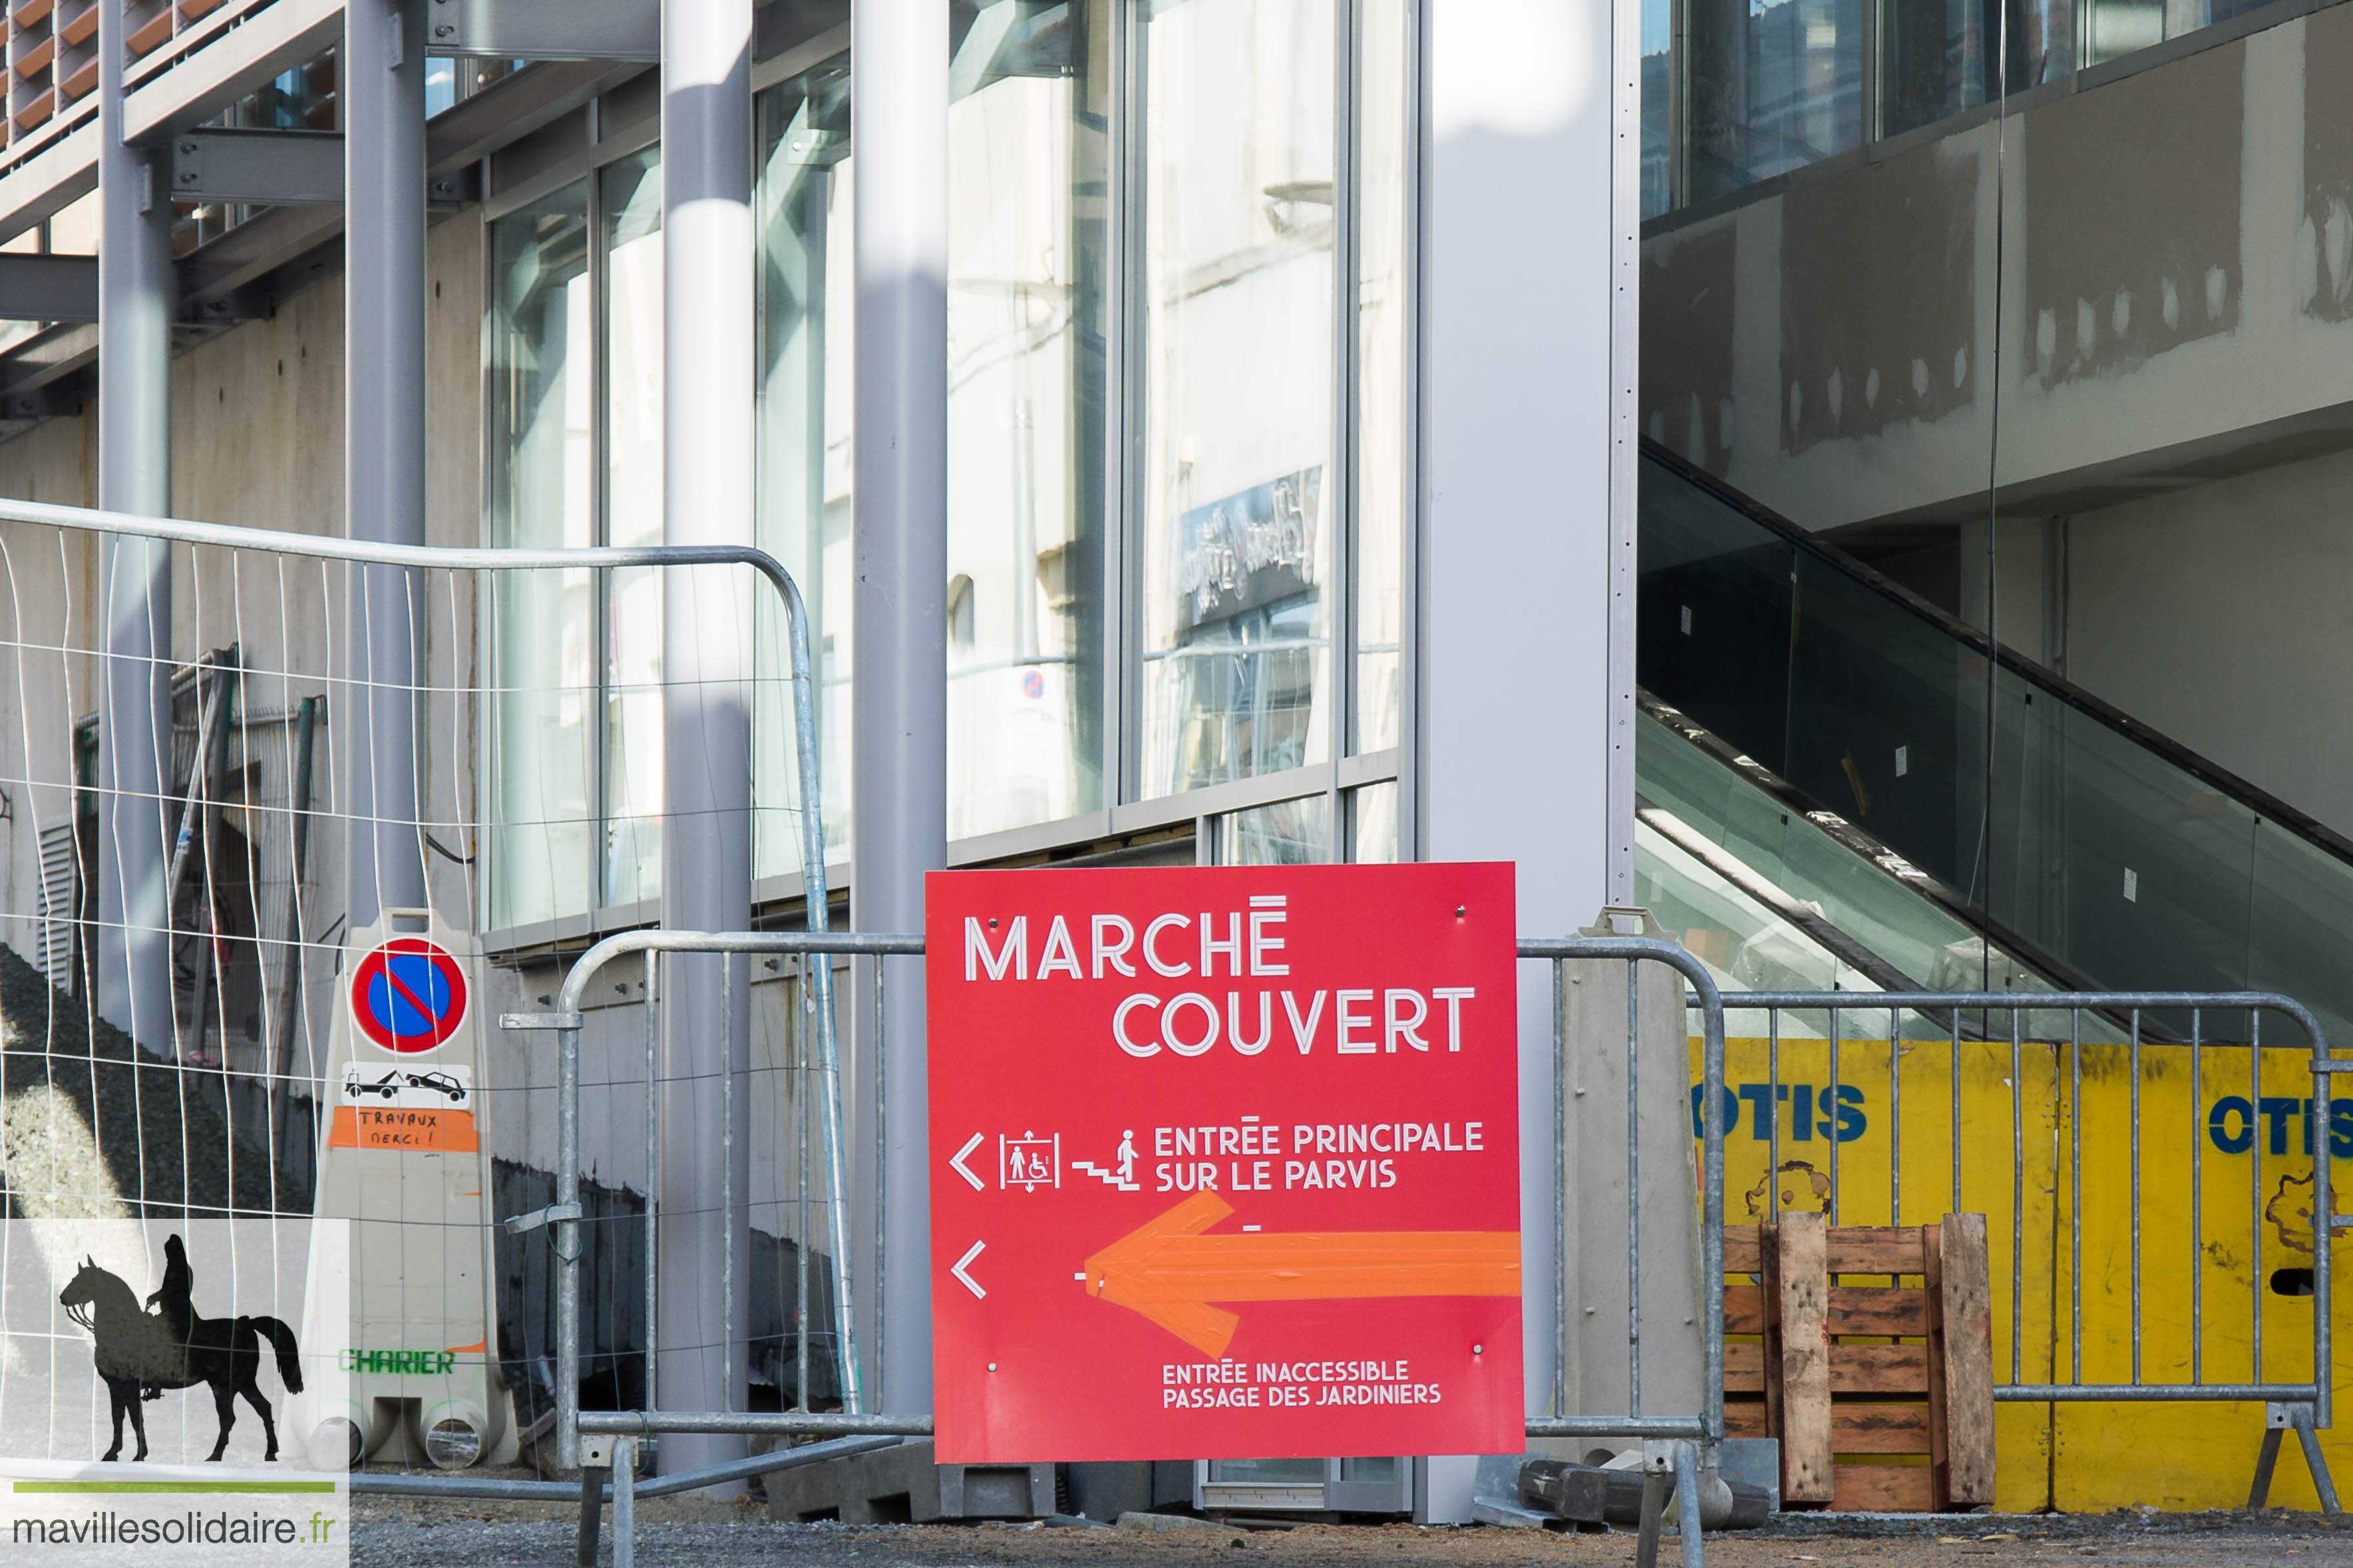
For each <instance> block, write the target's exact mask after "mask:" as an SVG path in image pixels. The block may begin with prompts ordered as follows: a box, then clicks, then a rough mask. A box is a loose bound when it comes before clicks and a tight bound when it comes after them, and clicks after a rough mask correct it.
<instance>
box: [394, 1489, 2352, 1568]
mask: <svg viewBox="0 0 2353 1568" xmlns="http://www.w3.org/2000/svg"><path fill="white" fill-rule="evenodd" d="M355 1515H356V1517H355V1519H354V1521H353V1531H352V1542H353V1552H352V1562H353V1564H354V1565H355V1568H415V1565H416V1564H417V1563H433V1564H434V1565H435V1568H477V1565H481V1568H489V1565H491V1564H532V1565H533V1568H567V1565H568V1564H570V1563H571V1562H572V1552H573V1544H574V1541H575V1528H576V1527H575V1518H576V1515H575V1511H574V1510H571V1509H570V1508H568V1507H565V1506H563V1505H555V1504H532V1503H519V1504H506V1503H473V1502H456V1503H432V1504H425V1503H418V1502H416V1501H412V1500H406V1499H398V1500H396V1499H385V1498H364V1499H361V1500H358V1502H357V1504H356V1506H355ZM1707 1557H1708V1561H1709V1562H1710V1563H1722V1564H1725V1565H1726V1568H1761V1565H1763V1564H1767V1563H1772V1564H1777V1565H1778V1564H1788V1563H1825V1564H1834V1563H1866V1562H1867V1563H1874V1564H1885V1565H1887V1568H1931V1565H1937V1564H1947V1563H1949V1564H1953V1565H1955V1568H1959V1565H1961V1564H1965V1563H1966V1564H1968V1565H1969V1568H1976V1565H1977V1564H1980V1563H1983V1564H1988V1565H1993V1564H2001V1563H2116V1564H2130V1563H2147V1564H2155V1565H2162V1568H2193V1565H2204V1564H2221V1563H2229V1564H2232V1565H2233V1568H2243V1565H2246V1564H2259V1563H2260V1564H2285V1563H2293V1564H2295V1565H2296V1568H2301V1565H2303V1564H2305V1563H2312V1564H2315V1565H2319V1564H2337V1565H2344V1568H2353V1529H2348V1528H2341V1527H2338V1526H2335V1525H2331V1524H2330V1523H2329V1522H2327V1521H2324V1520H2322V1519H2319V1518H2317V1517H2316V1516H2314V1515H2310V1514H2289V1513H2279V1512H2273V1513H2263V1514H2245V1513H2237V1514H2232V1513H2206V1514H2177V1515H2162V1514H2159V1515H2152V1516H2140V1515H2125V1516H2116V1517H2109V1516H2093V1517H2080V1518H2052V1517H2042V1516H2031V1517H2021V1518H1999V1519H1989V1518H1984V1517H1969V1518H1957V1517H1949V1516H1948V1517H1946V1518H1942V1519H1933V1520H1920V1521H1914V1520H1898V1521H1891V1520H1885V1519H1879V1520H1869V1521H1838V1520H1831V1519H1826V1518H1824V1517H1822V1516H1819V1515H1817V1516H1813V1517H1812V1518H1807V1517H1805V1516H1786V1517H1785V1519H1784V1520H1783V1521H1781V1522H1779V1523H1778V1524H1777V1525H1776V1526H1775V1527H1774V1528H1772V1529H1768V1530H1764V1531H1744V1532H1738V1533H1735V1534H1728V1535H1723V1536H1710V1537H1709V1538H1708V1542H1707ZM1660 1559H1661V1562H1662V1563H1665V1564H1670V1565H1672V1564H1678V1563H1681V1562H1682V1557H1681V1555H1680V1549H1679V1547H1678V1544H1677V1542H1675V1540H1674V1538H1673V1537H1672V1536H1670V1537H1669V1538H1668V1539H1667V1541H1666V1542H1665V1543H1664V1548H1663V1550H1662V1552H1660ZM611 1560H612V1539H611V1532H610V1530H609V1529H608V1530H607V1532H606V1536H605V1542H604V1552H603V1561H605V1562H607V1563H609V1562H611ZM1633 1560H1634V1537H1633V1533H1632V1531H1619V1532H1616V1533H1613V1534H1609V1535H1556V1534H1552V1533H1549V1532H1543V1531H1522V1530H1495V1529H1486V1528H1474V1529H1452V1530H1450V1529H1422V1528H1419V1527H1416V1526H1414V1525H1409V1524H1386V1525H1365V1526H1357V1525H1328V1524H1303V1525H1300V1526H1298V1527H1296V1528H1294V1529H1290V1530H1280V1531H1268V1530H1261V1531H1240V1530H1229V1529H1194V1530H1185V1531H1151V1532H1145V1531H1134V1530H1083V1529H1055V1528H1046V1527H1040V1526H1034V1525H1033V1526H1028V1527H1022V1526H1009V1525H977V1526H970V1525H957V1526H949V1525H874V1526H864V1527H844V1526H841V1525H838V1524H777V1523H772V1522H770V1521H768V1520H767V1518H766V1517H765V1515H764V1514H762V1513H761V1512H759V1511H758V1510H757V1509H756V1508H754V1506H752V1505H750V1504H746V1503H729V1502H720V1501H712V1500H701V1499H688V1498H662V1499H657V1500H652V1501H649V1502H646V1503H643V1504H640V1505H639V1507H638V1562H639V1563H643V1564H645V1565H646V1568H669V1565H671V1564H689V1563H691V1564H694V1565H695V1568H734V1565H737V1564H743V1565H747V1568H748V1565H750V1564H754V1563H757V1564H768V1563H779V1562H789V1563H793V1564H794V1565H795V1568H1240V1565H1241V1564H1244V1563H1259V1564H1261V1568H1364V1565H1376V1564H1377V1565H1378V1568H1518V1565H1520V1564H1531V1565H1550V1564H1564V1565H1567V1564H1584V1563H1632V1562H1633Z"/></svg>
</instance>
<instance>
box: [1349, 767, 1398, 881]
mask: <svg viewBox="0 0 2353 1568" xmlns="http://www.w3.org/2000/svg"><path fill="white" fill-rule="evenodd" d="M1351 810H1352V813H1353V818H1354V820H1353V822H1352V823H1351V826H1353V827H1354V828H1355V829H1356V843H1355V845H1354V846H1353V847H1352V849H1351V851H1350V853H1349V856H1348V858H1350V859H1351V860H1354V861H1356V863H1357V864H1358V865H1360V866H1387V865H1389V864H1391V863H1392V862H1394V861H1395V860H1396V859H1397V858H1398V786H1397V781H1396V780H1395V779H1390V780H1389V781H1388V782H1387V783H1386V784H1366V785H1365V786H1364V787H1363V788H1362V789H1359V790H1357V791H1356V797H1355V800H1354V803H1353V805H1352V807H1351Z"/></svg>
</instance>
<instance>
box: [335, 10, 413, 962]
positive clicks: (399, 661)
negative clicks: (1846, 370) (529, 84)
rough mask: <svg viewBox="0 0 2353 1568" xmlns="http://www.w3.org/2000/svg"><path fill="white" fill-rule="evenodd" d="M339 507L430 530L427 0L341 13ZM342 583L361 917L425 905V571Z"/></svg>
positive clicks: (387, 571) (392, 533) (365, 536)
mask: <svg viewBox="0 0 2353 1568" xmlns="http://www.w3.org/2000/svg"><path fill="white" fill-rule="evenodd" d="M341 85H342V92H343V182H344V213H343V255H344V265H343V354H344V363H343V387H344V397H343V516H344V521H345V525H346V527H347V529H348V531H349V532H350V535H351V537H352V538H353V539H355V540H366V541H369V542H375V543H389V544H423V543H424V542H425V23H424V6H423V5H422V4H421V0H351V3H350V5H347V6H346V7H345V9H344V13H343V81H342V84H341ZM344 584H345V606H346V608H345V612H344V614H345V623H344V624H345V637H346V639H347V640H346V643H345V647H346V648H347V650H348V652H347V663H346V665H345V677H346V679H348V681H349V682H350V686H349V690H350V692H351V700H349V701H348V702H347V703H346V704H345V705H344V709H343V711H344V712H347V713H349V714H350V715H351V716H352V721H351V724H350V726H349V728H348V729H347V730H346V731H345V733H346V735H347V736H348V737H349V738H348V739H347V740H346V742H345V743H344V745H343V747H342V748H340V749H341V751H342V752H343V759H344V763H345V766H346V768H347V770H348V783H347V786H346V787H347V789H348V791H349V795H348V798H349V800H350V802H351V805H350V812H351V829H350V832H351V837H350V841H349V844H348V847H347V854H348V857H349V866H350V868H349V872H348V876H349V878H350V888H349V898H350V904H349V911H350V919H351V925H352V927H353V929H354V930H356V929H358V928H359V927H361V926H364V925H368V924H371V923H373V922H374V921H375V919H376V918H377V916H378V914H379V913H381V911H382V910H385V909H387V908H399V907H406V908H411V909H413V908H417V907H418V906H421V905H422V904H424V902H425V901H426V891H425V847H424V841H423V835H422V830H421V828H420V827H419V826H418V812H417V707H416V701H417V697H416V688H415V680H416V669H417V642H418V636H419V631H420V628H421V626H422V624H423V617H422V610H423V604H422V597H421V596H422V595H423V594H424V592H425V588H426V579H425V577H424V574H421V573H411V572H408V571H406V570H404V569H402V568H400V567H397V566H354V567H352V568H351V569H350V570H349V572H348V573H347V574H346V576H345V578H344Z"/></svg>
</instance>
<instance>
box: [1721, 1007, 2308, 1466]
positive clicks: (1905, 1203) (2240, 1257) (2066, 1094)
mask: <svg viewBox="0 0 2353 1568" xmlns="http://www.w3.org/2000/svg"><path fill="white" fill-rule="evenodd" d="M1693 1005H1694V1008H1697V1007H1698V1003H1697V1002H1696V1001H1694V1004H1693ZM1722 1005H1723V1006H1724V1008H1725V1012H1726V1013H1727V1014H1728V1015H1729V1016H1733V1017H1734V1018H1736V1019H1742V1018H1743V1016H1744V1015H1745V1016H1748V1017H1751V1018H1756V1016H1757V1015H1762V1016H1761V1018H1756V1022H1755V1023H1753V1024H1752V1023H1746V1022H1745V1021H1744V1023H1743V1024H1742V1025H1741V1026H1736V1027H1735V1028H1734V1030H1733V1035H1732V1038H1731V1039H1730V1041H1729V1042H1728V1044H1727V1047H1726V1054H1727V1061H1728V1064H1729V1068H1728V1078H1727V1082H1726V1084H1725V1087H1724V1088H1723V1089H1721V1090H1719V1091H1718V1092H1719V1103H1718V1107H1717V1113H1718V1115H1719V1116H1720V1117H1721V1118H1722V1119H1723V1120H1724V1121H1725V1124H1726V1125H1727V1127H1729V1128H1730V1129H1731V1130H1732V1131H1733V1133H1734V1136H1733V1139H1732V1141H1731V1142H1730V1143H1729V1145H1728V1149H1729V1152H1730V1161H1731V1163H1730V1167H1729V1175H1728V1180H1727V1190H1728V1193H1729V1194H1730V1204H1731V1208H1732V1211H1733V1212H1732V1223H1734V1224H1736V1225H1746V1226H1772V1225H1774V1224H1776V1223H1778V1221H1779V1219H1780V1218H1781V1216H1782V1215H1784V1214H1787V1213H1792V1212H1803V1213H1810V1214H1813V1213H1818V1214H1820V1215H1824V1216H1825V1218H1826V1220H1827V1221H1828V1223H1829V1224H1831V1225H1833V1226H1837V1225H1860V1226H1904V1225H1914V1226H1917V1225H1920V1224H1922V1223H1924V1222H1928V1221H1933V1220H1934V1219H1935V1218H1936V1217H1937V1216H1938V1215H1943V1214H1947V1213H1952V1214H1963V1213H1981V1214H1984V1215H1986V1216H1987V1218H1988V1230H1989V1238H1990V1241H1991V1246H1990V1247H1989V1251H1990V1253H1991V1258H1990V1263H1991V1266H1992V1281H1991V1283H1992V1289H1993V1297H1994V1314H1993V1316H1994V1327H1995V1333H1994V1341H1995V1342H1994V1387H1993V1397H1994V1398H1995V1399H1996V1400H1997V1401H2000V1402H2002V1403H2006V1404H2010V1405H2056V1404H2068V1405H2089V1404H2119V1405H2121V1404H2130V1405H2152V1404H2155V1405H2174V1404H2210V1405H2211V1404H2242V1405H2243V1404H2253V1403H2263V1404H2264V1405H2268V1406H2270V1407H2271V1410H2270V1413H2269V1422H2268V1426H2267V1433H2268V1435H2267V1436H2266V1438H2265V1440H2264V1441H2265V1447H2264V1449H2263V1458H2262V1461H2261V1464H2262V1469H2261V1476H2262V1479H2261V1480H2260V1481H2259V1483H2258V1489H2257V1493H2256V1497H2255V1500H2256V1501H2257V1502H2258V1503H2259V1502H2260V1501H2261V1500H2262V1490H2263V1488H2264V1487H2267V1485H2268V1481H2269V1476H2270V1465H2271V1458H2270V1457H2271V1456H2272V1455H2274V1454H2275V1453H2276V1450H2277V1447H2278V1442H2279V1436H2280V1434H2281V1433H2282V1432H2284V1431H2287V1430H2294V1431H2295V1432H2297V1433H2298V1435H2299V1439H2300V1441H2301V1442H2302V1445H2303V1447H2304V1451H2305V1454H2306V1459H2307V1463H2308V1465H2309V1467H2310V1468H2311V1471H2312V1477H2313V1480H2314V1484H2315V1487H2316V1490H2317V1491H2318V1493H2319V1495H2320V1498H2321V1500H2322V1504H2323V1506H2324V1507H2325V1508H2327V1509H2328V1510H2331V1511H2335V1510H2336V1508H2337V1500H2336V1493H2335V1489H2334V1486H2333V1483H2332V1481H2331V1479H2330V1477H2329V1474H2328V1470H2327V1465H2326V1464H2325V1462H2324V1461H2323V1460H2322V1458H2321V1456H2320V1451H2319V1447H2318V1445H2317V1443H2316V1441H2315V1440H2314V1434H2315V1433H2316V1432H2317V1431H2321V1430H2326V1429H2327V1427H2328V1426H2330V1425H2331V1421H2332V1415H2333V1411H2332V1405H2333V1392H2334V1390H2333V1384H2334V1378H2333V1368H2334V1366H2335V1349H2334V1342H2333V1339H2334V1322H2333V1310H2332V1300H2333V1297H2332V1289H2333V1286H2332V1270H2331V1253H2332V1249H2331V1247H2330V1246H2329V1245H2328V1244H2327V1237H2329V1235H2330V1234H2331V1231H2332V1228H2333V1227H2336V1226H2343V1225H2346V1224H2348V1223H2353V1216H2347V1215H2337V1214H2335V1213H2334V1209H2335V1203H2336V1200H2335V1197H2334V1194H2333V1189H2332V1183H2331V1171H2330V1166H2331V1163H2332V1160H2333V1159H2336V1158H2343V1157H2346V1156H2348V1155H2353V1104H2341V1103H2338V1102H2337V1100H2335V1098H2334V1097H2333V1096H2332V1093H2331V1085H2332V1083H2333V1081H2334V1079H2335V1076H2336V1074H2337V1072H2338V1071H2339V1070H2343V1068H2344V1066H2345V1064H2342V1063H2340V1062H2338V1061H2337V1060H2336V1059H2335V1058H2331V1057H2330V1055H2329V1051H2328V1044H2327V1039H2326V1037H2325V1036H2324V1034H2323V1032H2322V1029H2321V1026H2320V1025H2319V1023H2318V1022H2317V1020H2316V1019H2315V1018H2314V1016H2312V1014H2311V1013H2310V1012H2309V1011H2308V1010H2307V1009H2306V1008H2305V1007H2304V1006H2303V1005H2301V1004H2300V1003H2298V1002H2297V1001H2295V999H2294V998H2291V997H2287V996H2283V995H2278V994H2271V993H2262V992H2247V993H2221V994H2214V993H2195V992H2153V991H2152V992H2082V993H2068V992H2053V993H2038V994H2008V995H2002V994H1983V993H1970V992H1890V993H1882V994H1873V993H1856V992H1831V993H1823V992H1750V993H1727V994H1725V995H1724V997H1723V1003H1722ZM2267 1021H2268V1027H2267ZM1758 1024H1761V1026H1762V1027H1761V1030H1760V1029H1759V1028H1758V1027H1757V1025H1758ZM1703 1093H1704V1090H1703V1089H1700V1088H1697V1087H1695V1088H1694V1090H1693V1106H1694V1136H1697V1135H1698V1111H1699V1109H1700V1102H1701V1099H1702V1096H1703Z"/></svg>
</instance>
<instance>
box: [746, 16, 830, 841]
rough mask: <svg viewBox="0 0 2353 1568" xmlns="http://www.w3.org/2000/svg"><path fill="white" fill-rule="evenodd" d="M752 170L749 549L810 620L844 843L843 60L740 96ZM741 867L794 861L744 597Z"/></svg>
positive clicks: (772, 666) (773, 626) (793, 818)
mask: <svg viewBox="0 0 2353 1568" xmlns="http://www.w3.org/2000/svg"><path fill="white" fill-rule="evenodd" d="M754 118H755V121H756V123H755V127H754V130H755V132H756V134H757V136H758V138H759V143H758V145H759V149H760V166H759V170H758V176H757V187H756V189H755V191H754V197H753V200H754V220H755V222H756V224H757V226H758V234H759V246H760V255H759V274H758V277H759V283H758V289H759V293H758V300H757V308H758V316H759V333H760V342H759V353H758V360H757V374H758V384H757V386H756V388H755V390H754V399H755V405H754V406H755V409H756V419H757V425H756V432H757V434H756V441H757V461H758V464H759V471H758V475H757V478H756V480H755V483H754V506H755V507H756V509H757V521H756V525H755V526H756V528H757V531H758V541H759V544H760V548H762V549H763V550H765V551H767V552H769V553H771V554H773V555H774V556H776V559H777V560H779V561H782V562H783V563H785V565H786V568H787V569H789V570H790V571H791V573H792V574H793V577H794V580H795V581H796V582H797V583H798V584H800V590H801V596H802V598H803V599H804V600H806V601H807V605H808V611H809V619H810V620H811V622H812V623H813V630H812V634H811V637H810V646H809V659H810V662H811V665H812V668H814V671H815V673H816V677H817V684H818V766H819V770H820V776H821V780H822V788H823V790H824V793H825V800H824V807H825V813H824V816H825V828H826V843H827V846H828V852H831V851H832V850H834V849H836V848H839V847H847V846H848V844H849V658H850V625H849V497H850V450H849V433H850V408H851V400H852V394H853V391H854V384H853V382H852V381H851V379H850V373H851V359H850V354H849V343H850V324H851V323H850V295H849V290H848V289H828V288H827V286H826V282H827V279H828V278H832V277H839V278H845V279H846V278H848V277H849V268H850V253H849V237H850V203H851V199H852V193H853V191H854V190H855V186H854V185H853V184H852V179H853V175H854V167H855V166H854V160H852V159H851V157H850V156H849V62H848V61H847V60H846V59H836V60H833V61H829V62H828V63H827V64H825V65H822V66H819V67H818V68H816V69H815V70H811V71H807V72H805V73H803V74H802V75H799V76H797V77H794V78H792V79H790V80H787V81H785V82H782V83H780V84H778V85H777V86H776V87H773V88H771V89H768V90H767V91H765V92H763V93H762V94H760V96H759V98H758V99H757V100H755V102H754ZM753 602H754V606H755V610H754V616H755V618H754V623H753V625H754V637H755V644H756V647H755V654H756V668H758V669H759V671H760V672H761V676H762V679H760V680H759V681H758V683H757V684H756V685H755V686H754V689H753V712H752V745H753V762H752V805H753V821H752V866H753V875H754V876H755V877H776V876H785V875H797V874H798V873H799V871H800V868H801V840H800V831H801V818H800V807H801V801H800V794H799V787H800V786H799V778H800V775H799V772H798V770H797V765H796V763H795V760H794V757H793V721H792V689H791V688H790V687H789V686H788V685H787V684H786V682H785V681H783V680H782V679H775V677H776V676H779V675H782V674H783V673H785V672H786V671H788V670H789V669H790V668H791V663H790V660H789V658H788V655H787V647H786V627H785V624H784V614H783V612H782V610H781V609H780V608H778V606H777V605H776V602H775V598H774V596H773V595H767V594H762V595H756V596H755V597H754V601H753Z"/></svg>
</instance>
